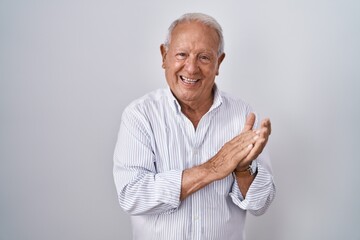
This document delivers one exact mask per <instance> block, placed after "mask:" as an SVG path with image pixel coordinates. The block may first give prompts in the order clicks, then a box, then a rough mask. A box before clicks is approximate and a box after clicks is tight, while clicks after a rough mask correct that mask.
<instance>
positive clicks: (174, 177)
mask: <svg viewBox="0 0 360 240" xmlns="http://www.w3.org/2000/svg"><path fill="white" fill-rule="evenodd" d="M181 178H182V171H181V170H170V171H167V172H161V173H157V174H155V182H156V188H155V195H156V198H155V199H161V201H162V202H164V203H166V204H168V205H170V206H172V207H173V208H174V209H173V210H176V208H178V207H179V205H180V193H181Z"/></svg>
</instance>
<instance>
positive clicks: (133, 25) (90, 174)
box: [0, 0, 360, 240]
mask: <svg viewBox="0 0 360 240" xmlns="http://www.w3.org/2000/svg"><path fill="white" fill-rule="evenodd" d="M185 12H204V13H207V14H210V15H212V16H213V17H215V18H216V19H217V20H218V21H219V22H220V24H221V25H222V27H223V30H224V37H225V52H226V54H227V55H226V58H225V60H224V62H223V65H222V67H221V69H220V75H219V77H218V78H217V80H216V81H217V83H218V85H219V87H220V88H221V89H222V90H224V91H228V92H230V93H231V94H233V95H236V96H239V97H241V98H242V99H244V100H245V101H247V102H249V103H250V104H251V105H252V106H253V108H254V109H256V111H257V112H258V113H260V114H261V115H262V116H264V117H265V116H266V117H270V118H271V120H272V123H273V133H272V135H271V139H270V142H269V148H270V152H271V156H272V163H273V170H274V174H275V181H276V184H277V196H276V198H275V201H274V202H273V204H272V206H271V207H270V209H269V211H268V212H267V213H266V214H265V215H263V216H261V217H253V216H250V215H249V217H248V222H247V224H246V232H247V236H248V238H247V239H248V240H255V239H257V240H258V239H265V240H289V239H291V240H304V239H307V240H308V239H311V240H312V239H326V240H335V239H347V240H358V239H360V230H359V222H360V207H359V202H360V187H359V183H360V175H359V170H360V163H359V162H360V159H359V154H358V151H359V147H360V146H359V140H358V139H359V134H360V131H359V130H360V128H359V122H360V106H359V103H360V97H359V90H360V84H359V82H360V70H359V68H360V44H359V43H360V14H359V12H360V2H359V1H358V0H303V1H300V0H294V1H286V0H273V1H265V0H254V1H243V0H240V1H239V0H237V1H235V0H233V1H209V0H198V1H160V0H152V1H139V0H131V1H130V0H129V1H119V0H118V1H115V0H113V1H112V0H103V1H100V0H99V1H95V0H89V1H85V0H64V1H60V0H59V1H45V0H34V1H26V0H24V1H21V0H0V239H1V240H49V239H51V240H65V239H66V240H73V239H74V240H75V239H76V240H78V239H87V240H98V239H108V240H115V239H124V240H125V239H131V225H130V221H129V216H128V215H127V214H126V213H124V212H123V211H122V210H121V208H120V207H119V205H118V202H117V196H116V191H115V186H114V183H113V178H112V156H113V150H114V146H115V142H116V137H117V132H118V129H119V124H120V118H121V114H122V111H123V109H124V107H125V106H126V105H128V104H129V103H130V102H131V101H132V100H134V99H136V98H138V97H140V96H142V95H144V94H145V93H147V92H149V91H152V90H154V89H157V88H160V87H165V86H166V83H165V79H164V75H163V70H162V68H161V57H160V50H159V46H160V44H161V43H162V42H163V40H164V38H165V35H166V31H167V28H168V26H169V25H170V23H171V22H172V21H173V20H174V19H175V18H177V17H179V16H180V15H182V14H183V13H185Z"/></svg>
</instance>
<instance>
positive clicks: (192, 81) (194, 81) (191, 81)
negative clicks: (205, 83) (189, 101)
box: [180, 76, 200, 85]
mask: <svg viewBox="0 0 360 240" xmlns="http://www.w3.org/2000/svg"><path fill="white" fill-rule="evenodd" d="M180 79H181V81H182V82H183V83H185V84H191V85H194V84H196V83H197V82H198V81H200V79H191V78H187V77H184V76H180Z"/></svg>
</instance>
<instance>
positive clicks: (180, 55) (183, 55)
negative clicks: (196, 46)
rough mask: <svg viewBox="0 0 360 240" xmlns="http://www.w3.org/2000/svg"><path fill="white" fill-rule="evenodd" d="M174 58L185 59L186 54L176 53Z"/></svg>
mask: <svg viewBox="0 0 360 240" xmlns="http://www.w3.org/2000/svg"><path fill="white" fill-rule="evenodd" d="M176 58H177V59H185V58H186V53H177V54H176Z"/></svg>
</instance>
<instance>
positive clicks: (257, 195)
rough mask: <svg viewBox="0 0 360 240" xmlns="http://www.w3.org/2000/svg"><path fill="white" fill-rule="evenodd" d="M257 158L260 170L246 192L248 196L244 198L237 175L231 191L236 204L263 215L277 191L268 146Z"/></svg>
mask: <svg viewBox="0 0 360 240" xmlns="http://www.w3.org/2000/svg"><path fill="white" fill-rule="evenodd" d="M257 160H258V172H257V175H256V177H255V179H254V181H253V182H252V184H251V185H250V188H249V190H248V191H247V193H246V197H245V198H244V197H243V196H242V194H241V192H240V189H239V186H238V184H237V181H236V179H235V177H234V183H233V186H232V190H231V192H230V196H231V198H232V201H233V202H234V204H236V205H237V206H239V207H240V208H241V209H243V210H248V211H249V212H250V213H251V214H253V215H255V216H259V215H262V214H264V213H265V212H266V210H267V209H268V207H269V206H270V204H271V202H272V201H273V200H274V197H275V192H276V189H275V183H274V179H273V176H272V170H271V166H270V159H269V155H268V153H267V151H266V148H265V149H264V152H263V153H262V154H261V155H259V157H258V158H257Z"/></svg>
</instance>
